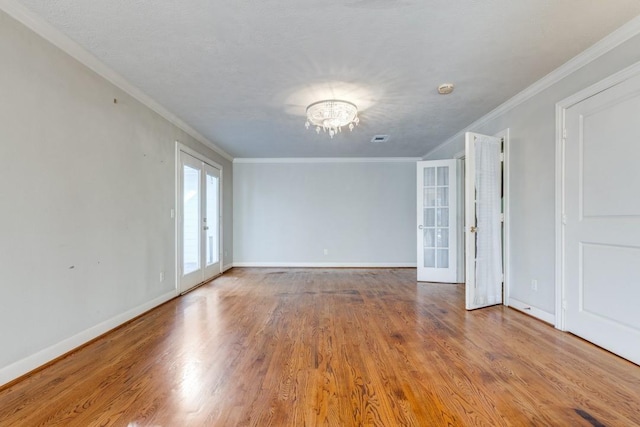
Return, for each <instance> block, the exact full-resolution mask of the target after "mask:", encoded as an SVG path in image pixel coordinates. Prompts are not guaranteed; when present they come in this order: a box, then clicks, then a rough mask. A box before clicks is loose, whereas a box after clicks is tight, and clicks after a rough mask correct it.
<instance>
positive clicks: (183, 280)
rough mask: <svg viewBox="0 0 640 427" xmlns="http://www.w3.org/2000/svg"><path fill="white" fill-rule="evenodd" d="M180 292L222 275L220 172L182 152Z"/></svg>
mask: <svg viewBox="0 0 640 427" xmlns="http://www.w3.org/2000/svg"><path fill="white" fill-rule="evenodd" d="M179 156H180V171H179V174H178V176H179V183H178V188H179V201H180V205H179V206H178V241H179V242H178V243H179V245H178V273H179V280H178V282H179V283H178V285H179V290H180V291H181V292H184V291H187V290H189V289H190V288H192V287H194V286H196V285H198V284H199V283H202V282H204V281H205V280H208V279H210V278H212V277H215V276H216V275H218V274H220V272H221V269H220V239H219V236H220V170H219V169H217V168H215V167H213V166H211V165H209V164H207V163H205V162H203V161H202V160H200V159H197V158H195V157H193V156H191V155H190V154H187V153H185V152H183V151H180V152H179Z"/></svg>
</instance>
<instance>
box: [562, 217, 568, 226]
mask: <svg viewBox="0 0 640 427" xmlns="http://www.w3.org/2000/svg"><path fill="white" fill-rule="evenodd" d="M562 225H567V215H565V214H562Z"/></svg>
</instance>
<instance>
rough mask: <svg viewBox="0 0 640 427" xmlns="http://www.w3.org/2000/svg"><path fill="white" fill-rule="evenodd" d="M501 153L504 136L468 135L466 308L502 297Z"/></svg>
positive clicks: (498, 299)
mask: <svg viewBox="0 0 640 427" xmlns="http://www.w3.org/2000/svg"><path fill="white" fill-rule="evenodd" d="M501 153H502V139H501V138H497V137H493V136H487V135H481V134H478V133H473V132H467V133H466V134H465V234H466V236H465V256H466V262H465V289H466V300H465V306H466V309H467V310H473V309H476V308H482V307H487V306H490V305H495V304H501V303H502V300H503V297H502V292H503V290H502V285H503V269H502V255H503V254H502V162H501V159H502V158H501Z"/></svg>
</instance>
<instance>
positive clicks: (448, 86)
mask: <svg viewBox="0 0 640 427" xmlns="http://www.w3.org/2000/svg"><path fill="white" fill-rule="evenodd" d="M451 92H453V83H443V84H441V85H440V86H438V93H439V94H440V95H449V94H450V93H451Z"/></svg>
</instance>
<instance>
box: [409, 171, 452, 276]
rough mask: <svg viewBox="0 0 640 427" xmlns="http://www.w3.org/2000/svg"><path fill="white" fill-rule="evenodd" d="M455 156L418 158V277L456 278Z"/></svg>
mask: <svg viewBox="0 0 640 427" xmlns="http://www.w3.org/2000/svg"><path fill="white" fill-rule="evenodd" d="M456 166H457V160H432V161H422V162H418V176H417V188H418V198H417V199H418V224H417V226H418V230H417V232H418V263H417V265H418V281H419V282H448V283H454V282H456V279H457V264H458V262H457V255H458V250H457V247H456V243H457V237H456V236H457V229H456V228H457V222H456V216H457V206H456V204H457V203H456V202H457V196H456V190H457V188H458V186H457V184H456V179H457V173H456Z"/></svg>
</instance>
